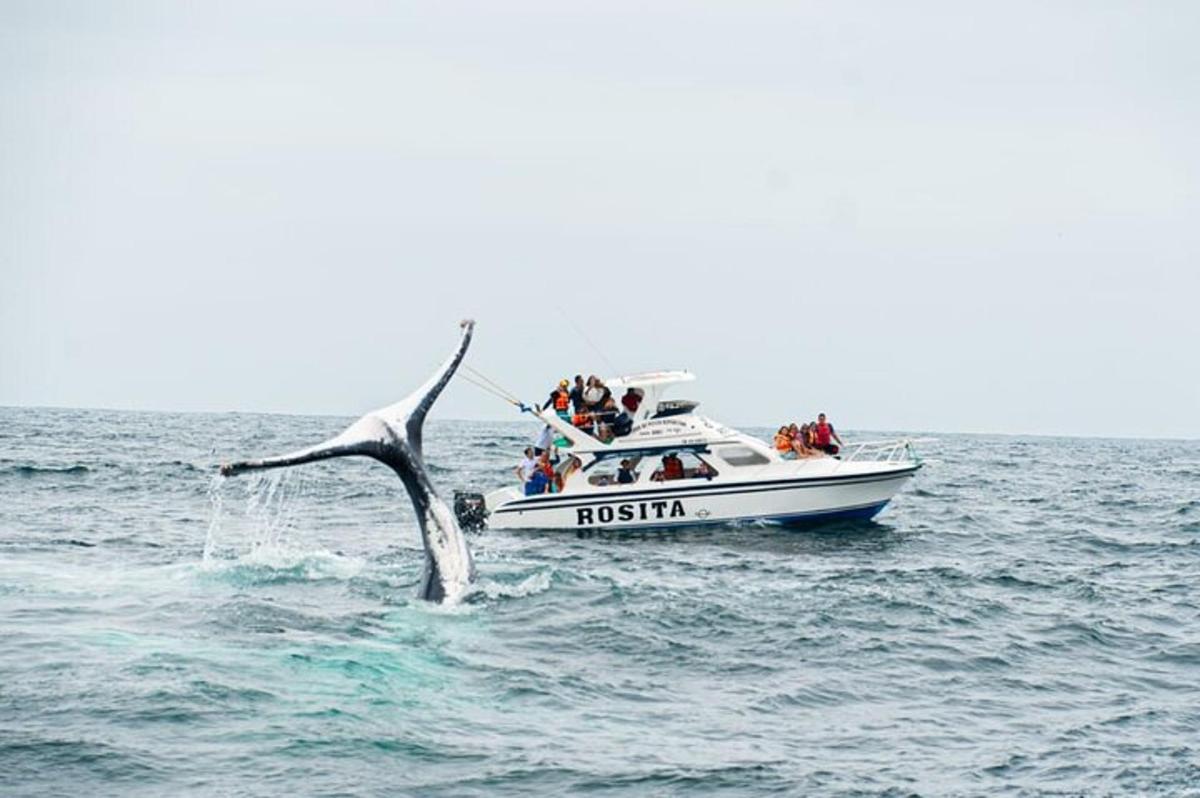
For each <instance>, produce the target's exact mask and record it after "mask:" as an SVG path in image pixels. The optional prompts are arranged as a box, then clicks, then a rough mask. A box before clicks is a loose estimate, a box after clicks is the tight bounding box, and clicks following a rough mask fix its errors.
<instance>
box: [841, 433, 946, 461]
mask: <svg viewBox="0 0 1200 798" xmlns="http://www.w3.org/2000/svg"><path fill="white" fill-rule="evenodd" d="M932 440H933V438H895V439H893V440H887V441H862V442H857V443H849V444H847V445H846V446H844V447H843V448H842V450H841V452H839V453H838V459H840V460H841V461H842V462H843V463H852V462H855V461H856V460H857V461H870V462H872V463H920V462H921V456H920V455H919V454H917V450H916V449H915V448H914V447H913V444H914V443H923V442H929V441H932Z"/></svg>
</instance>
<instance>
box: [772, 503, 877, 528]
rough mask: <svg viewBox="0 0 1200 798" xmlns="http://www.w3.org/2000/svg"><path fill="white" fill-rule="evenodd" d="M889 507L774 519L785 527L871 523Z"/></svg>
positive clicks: (859, 508) (856, 508)
mask: <svg viewBox="0 0 1200 798" xmlns="http://www.w3.org/2000/svg"><path fill="white" fill-rule="evenodd" d="M886 506H887V502H880V503H879V504H871V505H867V506H866V507H853V508H851V509H849V510H834V511H832V512H828V513H808V514H806V515H788V516H784V517H782V518H772V519H771V520H772V521H774V522H775V523H778V524H782V525H783V526H812V525H814V524H826V523H830V522H832V521H869V520H870V519H872V518H874V517H875V516H876V515H878V514H879V511H880V510H882V509H883V508H884V507H886Z"/></svg>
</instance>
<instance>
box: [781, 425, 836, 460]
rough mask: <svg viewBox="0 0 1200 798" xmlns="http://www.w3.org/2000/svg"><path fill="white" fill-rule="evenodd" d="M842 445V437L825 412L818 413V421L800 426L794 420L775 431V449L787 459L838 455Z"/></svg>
mask: <svg viewBox="0 0 1200 798" xmlns="http://www.w3.org/2000/svg"><path fill="white" fill-rule="evenodd" d="M834 441H837V443H834ZM841 445H844V444H842V439H841V438H839V437H838V434H837V431H836V430H834V428H833V425H832V424H830V423H829V421H828V420H827V419H826V418H825V414H824V413H821V414H820V415H818V416H817V420H816V421H810V422H809V423H807V424H804V425H803V426H799V427H797V426H796V424H795V423H794V422H793V423H791V424H788V425H786V426H783V427H780V428H779V432H776V433H775V450H776V451H777V452H779V455H780V456H781V457H783V458H784V459H785V460H796V459H807V458H809V457H824V456H825V455H836V454H837V453H838V451H840V446H841Z"/></svg>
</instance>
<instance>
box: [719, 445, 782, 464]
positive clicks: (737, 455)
mask: <svg viewBox="0 0 1200 798" xmlns="http://www.w3.org/2000/svg"><path fill="white" fill-rule="evenodd" d="M717 454H719V455H721V459H722V460H724V461H725V462H726V463H729V465H731V466H754V465H766V464H767V463H769V462H770V460H768V459H767V457H766V455H764V454H762V453H760V452H756V451H754V450H753V449H751V448H750V447H749V446H722V447H721V448H720V449H718V450H717Z"/></svg>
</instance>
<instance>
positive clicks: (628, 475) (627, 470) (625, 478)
mask: <svg viewBox="0 0 1200 798" xmlns="http://www.w3.org/2000/svg"><path fill="white" fill-rule="evenodd" d="M636 481H637V475H636V474H634V473H633V463H631V462H629V461H628V460H622V461H621V467H620V468H618V469H617V484H619V485H631V484H633V483H634V482H636Z"/></svg>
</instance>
